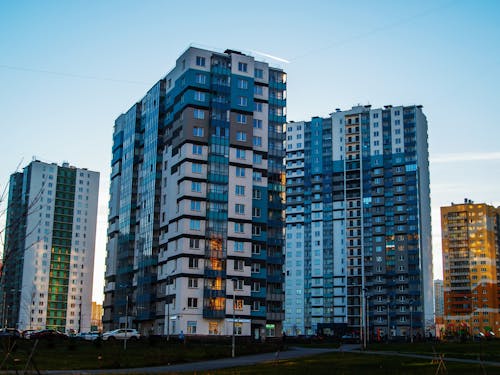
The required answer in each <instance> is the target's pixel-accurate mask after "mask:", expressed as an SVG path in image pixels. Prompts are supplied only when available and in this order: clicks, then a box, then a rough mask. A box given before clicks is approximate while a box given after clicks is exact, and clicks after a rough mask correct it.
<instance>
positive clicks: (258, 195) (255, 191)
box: [252, 189, 262, 199]
mask: <svg viewBox="0 0 500 375" xmlns="http://www.w3.org/2000/svg"><path fill="white" fill-rule="evenodd" d="M252 198H253V199H262V192H261V191H260V190H259V189H253V190H252Z"/></svg>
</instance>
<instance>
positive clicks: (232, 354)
mask: <svg viewBox="0 0 500 375" xmlns="http://www.w3.org/2000/svg"><path fill="white" fill-rule="evenodd" d="M231 281H232V282H233V336H232V340H231V357H232V358H234V357H235V349H236V340H235V332H234V329H235V325H234V321H235V320H236V315H235V302H236V301H235V298H236V282H237V281H238V279H235V278H233V279H231Z"/></svg>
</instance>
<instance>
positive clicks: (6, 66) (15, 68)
mask: <svg viewBox="0 0 500 375" xmlns="http://www.w3.org/2000/svg"><path fill="white" fill-rule="evenodd" d="M0 68H3V69H10V70H19V71H22V72H31V73H45V74H53V75H56V76H62V77H71V78H80V79H91V80H95V81H108V82H116V83H128V84H132V85H147V84H148V83H146V82H141V81H130V80H126V79H115V78H108V77H97V76H87V75H83V74H74V73H63V72H54V71H51V70H42V69H33V68H25V67H20V66H13V65H5V64H0Z"/></svg>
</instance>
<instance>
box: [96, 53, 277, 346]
mask: <svg viewBox="0 0 500 375" xmlns="http://www.w3.org/2000/svg"><path fill="white" fill-rule="evenodd" d="M285 123H286V74H285V73H284V72H283V71H282V70H281V69H277V68H272V67H270V66H269V65H268V64H267V63H265V62H261V61H256V60H255V59H254V58H253V57H252V56H247V55H244V54H242V53H240V52H238V51H233V50H226V51H224V52H223V53H219V52H213V51H208V50H204V49H199V48H189V49H188V50H187V51H186V52H184V53H183V54H182V55H181V56H180V57H179V58H178V60H177V63H176V66H175V68H174V69H172V71H170V72H169V73H168V74H167V75H166V77H165V78H163V79H161V80H160V81H159V82H158V83H157V84H156V85H155V86H153V88H152V89H151V90H150V91H149V92H148V93H147V95H146V96H145V97H144V98H143V99H142V100H141V101H140V102H138V103H136V104H135V105H134V106H133V107H132V108H131V109H130V110H129V111H128V112H127V113H125V114H123V115H121V116H120V117H119V118H118V119H117V120H116V122H115V131H114V138H113V139H114V142H113V143H114V145H113V161H112V175H111V190H110V191H111V200H110V216H109V229H108V248H107V251H108V255H107V261H106V286H105V302H104V319H103V323H104V328H105V329H109V328H115V327H119V326H122V327H123V326H128V327H134V328H137V329H139V330H140V331H141V332H142V333H147V334H150V333H155V334H164V335H177V334H179V333H180V332H181V331H182V332H183V333H184V334H188V335H195V334H196V335H230V334H232V332H233V325H234V329H235V332H236V334H237V335H246V336H250V335H252V336H253V337H255V338H261V337H266V336H275V335H279V334H281V332H282V325H281V322H282V320H283V319H284V309H283V303H284V290H283V281H284V276H283V262H284V255H283V247H284V239H283V228H284V217H283V214H282V212H283V209H284V182H285V177H284V175H285V168H284V164H283V159H284V155H285V150H284V147H283V141H284V125H285ZM233 317H234V318H233Z"/></svg>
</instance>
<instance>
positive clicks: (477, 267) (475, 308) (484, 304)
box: [441, 199, 500, 336]
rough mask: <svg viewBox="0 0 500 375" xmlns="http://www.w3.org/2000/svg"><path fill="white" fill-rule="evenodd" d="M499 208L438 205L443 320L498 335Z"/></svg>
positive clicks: (449, 324) (467, 202) (456, 326)
mask: <svg viewBox="0 0 500 375" xmlns="http://www.w3.org/2000/svg"><path fill="white" fill-rule="evenodd" d="M499 215H500V208H495V207H492V206H489V205H487V204H483V203H480V204H475V203H473V202H472V201H470V200H467V199H466V200H465V201H464V203H462V204H453V203H452V205H451V206H447V207H441V229H442V244H443V273H444V324H445V327H446V328H447V329H448V330H449V331H458V330H462V331H463V330H465V331H467V332H468V333H470V334H478V333H479V332H482V333H485V334H487V335H488V334H490V332H493V333H494V335H496V336H500V310H499V282H498V281H499V276H500V275H499V273H498V272H497V271H498V267H499V266H500V262H499V258H498V252H499V227H498V226H499Z"/></svg>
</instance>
